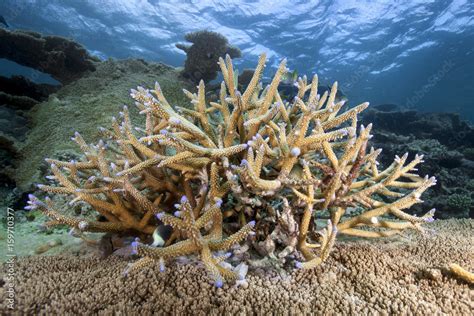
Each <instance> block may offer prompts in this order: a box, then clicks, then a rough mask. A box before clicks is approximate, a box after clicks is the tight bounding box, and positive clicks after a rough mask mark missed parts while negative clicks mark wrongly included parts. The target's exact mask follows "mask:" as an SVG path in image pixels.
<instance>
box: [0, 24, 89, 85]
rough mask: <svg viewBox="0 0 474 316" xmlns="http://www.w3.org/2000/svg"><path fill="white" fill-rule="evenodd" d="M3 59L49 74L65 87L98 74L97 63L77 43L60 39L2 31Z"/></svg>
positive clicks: (25, 32)
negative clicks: (92, 72) (84, 77)
mask: <svg viewBox="0 0 474 316" xmlns="http://www.w3.org/2000/svg"><path fill="white" fill-rule="evenodd" d="M0 58H6V59H8V60H11V61H14V62H16V63H18V64H20V65H24V66H27V67H31V68H33V69H36V70H39V71H41V72H45V73H48V74H50V75H51V76H52V77H53V78H54V79H56V80H58V81H60V82H61V83H62V84H67V83H70V82H71V81H74V80H76V79H78V78H80V77H81V76H82V75H83V73H84V72H86V71H93V70H95V66H94V62H95V61H98V60H97V59H96V58H95V57H92V56H91V55H89V53H88V52H87V50H86V49H85V48H84V47H82V46H81V45H79V44H78V43H76V42H74V41H71V40H69V39H66V38H63V37H59V36H43V35H41V34H39V33H36V32H30V31H9V30H6V29H1V28H0Z"/></svg>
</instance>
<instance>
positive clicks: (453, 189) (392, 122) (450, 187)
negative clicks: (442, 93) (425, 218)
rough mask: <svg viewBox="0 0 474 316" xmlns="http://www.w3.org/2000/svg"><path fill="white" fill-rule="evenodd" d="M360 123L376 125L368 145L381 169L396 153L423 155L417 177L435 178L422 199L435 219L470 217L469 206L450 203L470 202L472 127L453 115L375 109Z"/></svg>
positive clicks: (473, 164) (473, 166)
mask: <svg viewBox="0 0 474 316" xmlns="http://www.w3.org/2000/svg"><path fill="white" fill-rule="evenodd" d="M361 121H362V122H363V123H368V122H375V123H374V124H376V125H377V133H376V134H375V135H374V138H373V139H372V143H373V144H374V146H376V147H378V148H381V149H383V151H384V153H385V155H383V156H381V159H380V163H381V165H382V166H387V165H389V164H390V163H391V161H390V159H387V157H391V156H392V155H395V154H396V153H399V152H408V154H409V156H410V157H413V156H414V155H415V154H423V155H425V157H427V158H428V159H427V162H426V163H424V164H422V165H420V167H419V168H420V172H421V173H425V174H426V173H428V174H436V176H437V180H438V181H437V185H436V186H435V187H433V189H432V190H430V191H428V192H427V195H426V199H425V200H426V203H425V205H426V206H427V207H430V208H436V210H437V212H436V214H437V218H451V217H474V205H473V204H472V203H453V202H455V201H454V200H453V198H452V197H451V196H463V200H464V201H468V200H472V199H474V195H473V192H474V190H473V189H472V185H471V184H470V183H471V182H472V178H473V177H474V156H473V155H471V152H473V150H474V147H473V146H474V143H473V142H472V140H473V139H474V128H473V127H472V125H470V124H469V123H468V122H465V121H462V120H461V119H460V118H459V115H457V114H453V113H419V112H416V111H392V112H382V111H379V110H377V109H369V110H367V111H365V112H364V113H363V115H362V118H361ZM456 200H459V199H456ZM448 202H450V203H448ZM453 206H454V207H453ZM414 210H415V211H416V213H418V214H421V213H422V210H421V208H419V207H418V206H414Z"/></svg>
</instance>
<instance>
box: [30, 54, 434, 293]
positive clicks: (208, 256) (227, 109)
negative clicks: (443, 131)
mask: <svg viewBox="0 0 474 316" xmlns="http://www.w3.org/2000/svg"><path fill="white" fill-rule="evenodd" d="M265 61H266V56H265V55H262V56H261V57H260V59H259V62H258V64H257V67H256V70H255V72H254V74H253V76H252V79H251V80H250V82H249V84H248V85H247V87H246V89H245V91H242V92H241V91H238V90H237V89H236V85H237V82H236V76H235V71H234V67H233V65H232V60H231V58H230V57H229V56H227V57H226V59H225V60H224V59H223V58H220V59H219V66H220V68H221V71H222V74H223V77H224V81H223V82H222V84H221V90H220V99H219V101H218V102H207V101H206V93H205V85H204V82H203V81H201V82H200V84H199V85H198V87H197V92H196V93H192V92H189V91H186V90H184V93H185V94H186V95H187V96H188V97H189V99H190V101H191V104H192V105H193V107H191V108H183V107H175V106H173V105H171V104H169V102H168V101H167V100H166V98H165V96H164V95H163V93H162V91H161V89H160V86H159V84H158V83H156V85H155V87H154V89H152V90H148V89H145V88H142V87H138V89H137V90H132V92H131V96H132V98H133V99H134V100H135V104H136V105H137V106H138V108H139V109H140V111H141V113H142V114H143V115H145V117H146V120H145V121H146V123H145V126H144V128H134V127H133V126H132V122H131V121H130V118H129V114H128V109H127V107H124V109H123V111H122V112H121V113H120V117H121V118H120V120H119V119H113V123H112V128H111V129H102V131H103V134H104V136H105V140H100V141H99V142H98V143H97V144H92V145H90V144H87V143H86V141H85V140H84V139H83V138H82V137H81V135H79V134H78V133H76V135H75V136H74V137H73V140H74V141H75V142H77V143H78V145H79V146H80V148H81V150H82V151H83V152H84V156H83V158H82V159H80V160H78V161H58V160H48V162H49V163H50V164H51V171H52V176H51V177H50V179H51V180H52V181H54V185H40V186H39V188H40V189H42V190H43V191H45V192H47V193H50V194H51V193H52V194H66V195H68V196H73V199H72V200H71V203H72V204H73V203H79V202H85V203H88V204H90V205H91V206H92V207H93V208H95V209H96V210H97V212H99V213H100V214H101V215H102V216H103V218H105V221H90V220H86V219H81V218H75V217H67V216H65V215H63V214H60V213H59V212H57V211H56V210H55V207H54V205H53V203H52V202H51V200H49V199H46V201H45V202H42V201H40V200H39V199H38V198H36V197H35V196H31V197H30V202H29V203H30V206H29V208H39V209H40V210H41V211H43V212H44V213H45V214H46V215H48V216H49V217H51V218H52V221H51V222H50V223H49V225H57V224H67V225H69V226H71V227H73V228H74V229H75V230H77V231H80V232H87V231H103V232H115V233H127V234H129V235H134V236H136V237H140V238H141V239H140V240H141V241H140V240H137V241H135V242H134V243H133V244H132V248H133V252H134V253H136V254H138V255H139V256H140V257H142V258H141V259H140V260H138V261H137V262H136V263H134V264H133V265H132V266H131V267H129V269H128V270H127V272H132V271H136V270H137V269H141V268H142V267H144V266H146V265H151V264H153V263H154V262H158V263H159V264H160V267H161V269H162V270H163V269H164V266H165V262H166V261H169V260H170V259H173V258H175V257H178V256H183V255H191V254H198V255H199V257H200V258H201V260H202V261H203V263H204V265H205V267H206V268H207V270H208V272H209V274H210V276H211V277H212V279H213V280H214V283H215V285H216V286H218V287H220V286H222V285H223V283H224V280H235V279H239V278H242V277H243V274H244V271H245V269H244V268H242V266H241V265H239V266H238V267H236V268H234V267H232V266H231V265H230V264H228V263H226V260H227V259H228V258H229V256H231V255H232V253H231V252H232V251H233V250H235V246H234V245H235V244H239V243H240V244H242V243H243V242H245V243H247V245H248V246H249V247H253V248H255V249H256V250H257V251H258V253H259V254H260V255H263V256H268V257H271V258H273V259H275V260H277V261H280V262H290V263H294V265H295V266H296V267H297V268H302V269H309V268H313V267H316V266H318V265H319V264H321V263H322V262H323V261H325V260H326V259H328V257H329V254H330V252H331V250H332V248H333V246H334V243H335V240H336V237H337V236H338V235H349V236H358V237H368V238H373V237H387V236H391V235H395V234H399V233H400V232H401V231H403V230H405V229H416V230H419V231H422V229H423V228H422V226H421V224H423V223H425V222H430V221H432V220H433V210H432V211H429V212H428V213H426V215H424V216H422V217H417V216H413V215H409V214H408V213H407V212H405V210H406V209H408V208H409V207H411V206H412V205H414V204H416V203H420V202H422V200H421V198H420V197H421V194H422V193H423V192H424V191H425V190H426V189H427V188H428V187H430V186H432V185H434V184H435V182H436V180H435V178H434V177H432V178H429V177H428V176H426V177H420V176H419V175H417V174H416V170H417V169H416V166H417V165H418V164H419V163H421V162H422V159H423V157H422V156H419V155H416V156H415V157H414V158H413V160H411V161H408V154H405V155H402V156H396V157H395V160H394V161H393V163H392V164H391V165H389V166H386V167H385V168H380V166H379V164H378V162H377V157H378V155H379V154H380V150H376V149H374V148H369V147H368V141H369V139H370V138H371V134H370V132H371V129H372V126H371V125H368V126H358V119H357V115H358V114H359V113H360V112H361V111H363V110H364V109H366V108H367V106H368V103H362V104H360V105H357V106H355V107H353V108H351V109H349V110H347V111H345V112H342V113H341V109H342V108H343V105H344V101H340V102H336V93H337V83H334V85H333V86H332V89H331V90H330V91H326V92H325V93H324V94H323V95H320V94H319V93H318V77H317V76H314V77H313V78H312V81H311V82H309V81H308V79H307V78H306V77H302V78H299V79H298V81H297V84H298V89H299V90H298V94H297V96H296V97H295V98H294V99H292V100H284V99H282V98H281V96H280V94H279V92H278V85H279V83H280V81H281V78H282V75H283V74H284V73H285V72H286V71H287V68H286V60H283V61H282V62H281V63H280V65H279V67H278V70H277V71H276V73H275V75H274V77H273V79H272V81H271V83H270V84H269V85H267V86H266V87H263V85H262V83H261V77H262V73H263V69H264V66H265ZM354 208H357V209H358V210H359V211H358V214H357V215H354V214H353V212H352V213H351V212H350V211H349V210H353V209H354ZM316 211H325V212H326V213H328V214H329V216H328V218H326V220H325V221H324V222H321V221H318V220H317V218H316V216H315V212H316ZM164 226H166V227H170V228H171V229H172V233H171V236H170V237H169V238H162V239H165V240H160V236H159V235H160V234H159V233H160V231H163V227H164ZM152 234H153V235H154V237H155V240H154V242H153V244H151V245H150V244H147V243H146V242H147V238H149V237H150V236H151V235H152ZM161 237H163V236H161ZM229 251H230V252H229Z"/></svg>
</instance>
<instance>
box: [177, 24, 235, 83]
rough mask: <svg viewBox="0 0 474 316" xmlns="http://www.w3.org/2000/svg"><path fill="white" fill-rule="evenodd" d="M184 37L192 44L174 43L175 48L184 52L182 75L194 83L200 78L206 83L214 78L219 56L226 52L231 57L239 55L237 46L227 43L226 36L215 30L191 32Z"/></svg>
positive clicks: (217, 68)
mask: <svg viewBox="0 0 474 316" xmlns="http://www.w3.org/2000/svg"><path fill="white" fill-rule="evenodd" d="M184 38H185V39H186V41H188V42H190V43H192V45H185V44H176V47H177V48H179V49H181V50H183V51H184V52H185V53H186V62H185V64H184V71H183V75H184V76H185V77H186V78H189V79H191V80H192V81H194V82H196V83H198V82H199V81H200V80H204V82H206V83H207V82H209V81H211V80H214V79H216V77H217V72H218V70H219V66H218V65H217V62H218V60H219V57H224V56H225V55H226V54H228V55H229V56H230V57H231V58H237V57H240V56H241V54H240V50H239V49H238V48H237V47H234V46H231V45H229V42H228V41H227V38H225V37H224V36H223V35H221V34H219V33H216V32H211V31H198V32H191V33H188V34H186V35H185V37H184Z"/></svg>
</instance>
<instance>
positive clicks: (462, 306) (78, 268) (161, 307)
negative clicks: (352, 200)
mask: <svg viewBox="0 0 474 316" xmlns="http://www.w3.org/2000/svg"><path fill="white" fill-rule="evenodd" d="M428 228H429V229H430V230H431V233H427V234H425V235H420V234H417V233H409V234H405V235H403V236H397V237H391V238H387V239H381V240H375V241H372V240H371V241H367V240H357V241H344V242H338V243H337V246H336V249H334V251H333V253H332V254H331V256H330V259H329V260H328V261H327V262H325V263H324V264H323V265H322V266H320V267H318V268H316V269H314V270H311V271H301V270H296V271H293V272H291V273H290V274H289V275H287V276H286V277H282V276H281V275H278V276H277V275H276V274H275V273H271V272H269V273H266V274H262V273H258V272H256V271H253V272H252V271H250V272H249V275H248V276H247V283H246V284H243V285H240V286H236V285H232V284H226V285H224V287H223V288H221V289H218V288H215V287H214V286H213V285H212V284H210V282H209V279H208V277H207V275H206V272H205V270H204V268H203V267H201V266H199V265H197V264H173V263H169V264H168V267H167V270H166V272H164V273H160V272H159V267H158V266H154V267H151V268H148V269H146V270H143V271H141V272H139V273H137V274H135V275H131V276H128V277H126V278H125V277H124V276H123V271H124V269H125V268H126V266H127V263H128V262H127V260H124V259H121V258H118V257H115V256H111V257H109V258H107V259H99V258H85V257H74V256H32V257H26V258H21V259H19V260H18V261H17V263H16V265H15V269H16V277H17V278H16V280H15V291H16V292H15V309H14V310H10V309H8V308H7V306H6V305H5V304H6V303H5V302H6V300H5V299H6V297H7V293H6V283H5V272H2V276H1V288H0V303H1V305H0V312H1V314H2V315H4V314H6V315H10V314H12V315H33V314H34V315H37V314H43V315H71V314H82V315H109V314H123V315H133V314H140V315H149V314H180V315H184V314H192V315H223V314H278V315H280V314H285V315H286V314H306V315H308V314H314V315H335V314H354V315H355V314H357V315H361V314H381V315H384V314H386V315H388V314H403V315H413V314H416V315H444V314H448V315H472V314H471V313H472V311H473V310H474V301H473V298H474V286H473V285H472V284H471V285H469V284H468V283H466V282H465V281H463V280H461V279H458V278H456V276H454V275H453V274H451V273H450V272H449V271H448V269H447V264H449V263H452V262H455V263H458V264H460V265H461V266H463V267H464V268H466V269H467V270H470V271H473V270H474V220H469V219H466V220H439V221H436V222H434V223H432V224H429V225H428ZM4 268H5V266H4Z"/></svg>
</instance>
